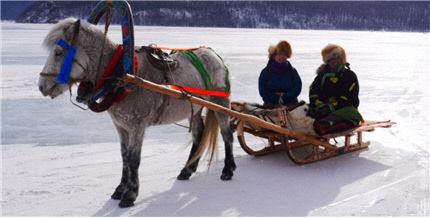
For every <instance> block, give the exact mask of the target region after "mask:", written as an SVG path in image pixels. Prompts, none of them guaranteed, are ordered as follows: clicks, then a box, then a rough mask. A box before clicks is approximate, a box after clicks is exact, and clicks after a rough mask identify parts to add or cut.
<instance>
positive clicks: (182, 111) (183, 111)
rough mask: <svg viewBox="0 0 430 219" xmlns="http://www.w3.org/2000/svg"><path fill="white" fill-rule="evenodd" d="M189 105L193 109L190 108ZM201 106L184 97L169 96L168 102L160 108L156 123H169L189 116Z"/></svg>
mask: <svg viewBox="0 0 430 219" xmlns="http://www.w3.org/2000/svg"><path fill="white" fill-rule="evenodd" d="M191 106H192V107H193V110H191ZM201 108H202V106H199V105H197V104H192V105H191V102H189V101H187V100H184V99H175V98H169V101H168V103H167V104H166V105H165V107H164V109H162V112H160V113H162V115H161V116H160V120H159V122H157V125H163V124H170V123H174V122H177V121H180V120H183V119H186V118H190V117H191V113H192V111H193V113H194V114H195V113H197V112H199V110H200V109H201Z"/></svg>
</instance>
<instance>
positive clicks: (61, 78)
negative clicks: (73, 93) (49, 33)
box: [56, 39, 76, 84]
mask: <svg viewBox="0 0 430 219" xmlns="http://www.w3.org/2000/svg"><path fill="white" fill-rule="evenodd" d="M56 44H57V45H59V46H61V47H63V48H66V49H68V52H67V55H66V59H65V60H64V63H63V66H62V67H61V71H60V74H59V75H58V77H57V81H58V82H60V83H62V84H67V83H69V77H70V73H71V72H72V65H73V60H74V57H75V54H76V48H75V47H73V46H72V45H69V44H67V43H66V42H65V41H64V40H61V39H60V40H58V42H57V43H56Z"/></svg>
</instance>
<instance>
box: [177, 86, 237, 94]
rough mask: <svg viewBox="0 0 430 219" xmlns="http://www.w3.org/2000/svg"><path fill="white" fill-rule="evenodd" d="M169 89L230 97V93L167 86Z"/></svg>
mask: <svg viewBox="0 0 430 219" xmlns="http://www.w3.org/2000/svg"><path fill="white" fill-rule="evenodd" d="M169 87H170V88H172V89H175V90H179V91H188V92H191V93H195V94H202V95H206V96H216V97H230V93H227V92H222V91H212V90H204V89H199V88H194V87H185V86H177V85H169Z"/></svg>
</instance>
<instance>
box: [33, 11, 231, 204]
mask: <svg viewBox="0 0 430 219" xmlns="http://www.w3.org/2000/svg"><path fill="white" fill-rule="evenodd" d="M59 41H62V42H64V44H66V45H63V44H60V43H58V42H59ZM43 45H44V47H45V48H46V49H47V50H48V52H49V55H48V57H47V60H46V63H45V65H44V67H43V70H42V73H40V77H39V81H38V85H39V90H40V92H41V93H42V94H43V95H44V96H49V97H50V98H51V99H54V98H56V97H57V96H59V95H60V94H62V93H64V92H65V91H66V90H68V89H69V87H71V86H72V85H73V83H74V82H76V81H86V82H90V83H91V84H95V83H97V79H99V78H100V77H101V74H103V71H104V70H105V69H106V68H107V66H108V65H109V63H110V60H111V58H112V57H113V56H114V53H115V51H116V49H117V47H118V45H119V44H116V43H115V42H113V41H112V40H111V38H110V37H109V35H106V33H104V32H103V31H102V30H100V28H98V27H97V26H95V25H93V24H89V23H88V22H85V21H80V20H77V19H75V18H67V19H64V20H61V21H59V22H58V23H57V24H55V25H54V26H53V28H52V29H51V30H50V32H49V33H48V34H47V36H46V38H45V39H44V41H43ZM70 45H72V46H70ZM71 47H73V48H74V49H75V54H74V57H73V60H71V61H70V60H69V61H70V65H71V66H70V68H71V69H70V78H69V80H68V81H67V82H66V83H59V82H58V81H57V80H55V77H50V76H52V75H54V76H58V75H59V72H60V71H61V70H62V67H63V66H62V65H63V63H65V60H66V59H68V57H67V56H68V53H69V50H70V48H71ZM100 48H103V49H100ZM136 49H137V47H136ZM194 53H195V54H196V55H197V57H198V58H199V59H200V60H201V62H202V63H203V65H204V67H205V68H206V70H207V71H208V73H209V75H210V77H211V79H212V83H213V90H216V91H224V90H225V89H226V87H227V86H230V85H229V82H228V81H229V78H228V77H229V76H228V75H226V66H225V65H224V62H223V61H222V59H221V58H220V57H219V56H218V55H217V54H216V53H215V52H214V51H213V50H211V49H209V48H199V49H198V50H195V51H194ZM147 57H148V56H147V54H146V52H139V53H136V59H137V66H138V68H137V71H136V73H135V74H136V76H138V77H141V78H143V79H145V80H148V81H151V82H154V83H157V84H167V83H168V82H174V83H175V84H177V85H179V86H189V87H194V88H199V89H205V83H204V81H203V79H202V76H201V75H200V73H199V71H198V70H197V69H196V67H195V66H194V65H193V64H191V63H190V61H189V60H187V58H186V57H185V55H184V54H183V53H180V52H178V53H175V54H173V55H172V58H173V59H174V60H176V61H177V63H178V66H177V68H176V69H174V70H172V71H171V74H166V72H165V71H162V70H159V69H157V68H155V67H154V66H153V65H152V64H151V63H150V61H149V60H148V58H147ZM166 78H167V80H166ZM201 98H204V99H206V100H208V101H211V102H213V103H216V104H219V105H221V106H224V107H227V108H229V107H230V99H229V98H228V97H219V96H202V97H201ZM190 105H191V106H190ZM107 111H108V114H109V115H110V117H111V119H112V120H113V124H114V126H115V128H116V130H117V132H118V135H119V138H120V145H121V155H122V176H121V180H120V183H119V185H118V186H117V187H116V189H115V190H114V193H113V194H112V195H111V198H112V199H115V200H120V202H119V206H120V207H129V206H133V205H134V201H135V200H136V198H137V196H138V192H139V177H138V168H139V165H140V161H141V148H142V144H143V138H144V134H145V130H146V129H147V128H148V127H150V126H155V125H162V124H171V123H174V122H177V121H180V120H183V119H187V118H188V119H189V121H190V127H191V128H190V129H191V133H192V146H191V151H190V154H189V156H188V160H187V163H186V165H185V166H184V167H183V168H182V170H181V171H180V173H179V175H178V176H177V179H178V180H188V179H189V178H190V177H191V175H192V174H193V173H194V172H196V169H197V166H198V163H199V158H200V156H201V154H202V153H203V152H202V151H204V150H208V151H213V150H215V148H216V146H217V142H216V137H217V136H218V133H219V131H220V132H221V136H222V139H223V141H224V146H225V160H224V164H225V165H224V168H223V169H222V174H221V177H220V178H221V180H224V181H226V180H231V179H232V177H233V172H234V171H235V169H236V164H235V161H234V157H233V150H232V145H233V130H232V127H231V125H230V122H229V120H230V118H229V116H227V115H225V114H221V113H218V112H213V111H211V110H207V113H206V116H205V121H203V119H202V111H203V107H202V106H198V105H193V104H190V103H189V102H187V101H185V100H183V99H175V98H173V97H169V96H167V95H163V94H160V93H157V92H154V91H151V90H147V89H144V88H141V87H134V88H133V90H132V92H130V93H127V94H126V95H125V97H124V98H123V99H122V101H121V102H120V103H115V104H113V105H112V106H111V107H110V108H109V109H108V110H107ZM203 112H205V111H203ZM214 139H215V140H214ZM209 141H210V142H209ZM208 142H209V143H208Z"/></svg>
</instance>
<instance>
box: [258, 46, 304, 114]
mask: <svg viewBox="0 0 430 219" xmlns="http://www.w3.org/2000/svg"><path fill="white" fill-rule="evenodd" d="M291 55H292V50H291V46H290V44H289V43H288V42H287V41H285V40H282V41H280V42H279V43H278V45H276V47H274V46H270V47H269V61H268V63H267V66H266V67H265V68H264V69H263V70H262V71H261V73H260V77H259V79H258V89H259V92H260V96H261V97H262V98H263V101H264V106H265V107H277V106H280V105H285V106H289V105H292V104H295V103H298V100H297V96H299V94H300V91H301V90H302V81H301V79H300V76H299V74H298V73H297V70H296V69H295V68H294V67H293V66H292V65H291V63H290V62H289V61H288V60H287V59H289V58H290V57H291Z"/></svg>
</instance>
